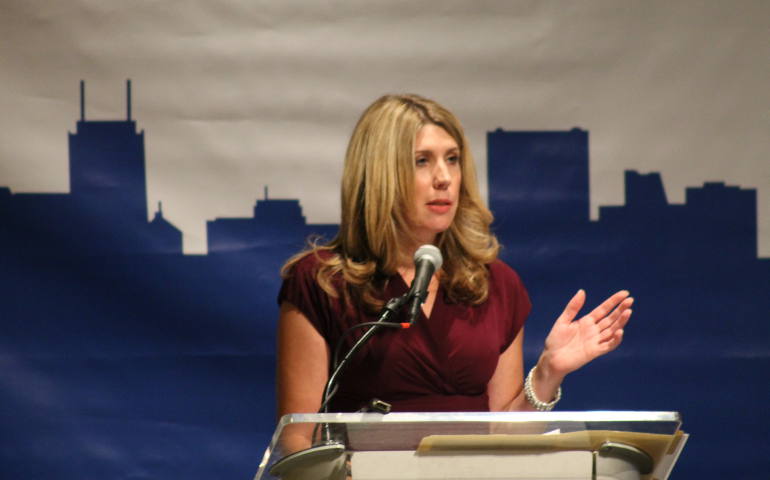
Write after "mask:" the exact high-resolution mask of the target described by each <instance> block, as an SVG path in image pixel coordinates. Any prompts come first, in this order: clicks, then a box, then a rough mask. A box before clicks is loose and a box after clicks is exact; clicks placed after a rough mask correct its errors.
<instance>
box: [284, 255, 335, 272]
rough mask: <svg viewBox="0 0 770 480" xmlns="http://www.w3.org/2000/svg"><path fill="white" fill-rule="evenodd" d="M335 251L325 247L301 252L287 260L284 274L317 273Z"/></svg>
mask: <svg viewBox="0 0 770 480" xmlns="http://www.w3.org/2000/svg"><path fill="white" fill-rule="evenodd" d="M333 256H334V253H333V252H332V251H331V250H329V249H325V248H314V249H312V250H306V251H304V252H300V253H298V254H297V255H295V256H294V257H293V258H291V259H290V260H289V261H288V262H287V267H288V268H286V269H285V270H284V276H286V277H289V276H294V275H296V276H303V275H315V274H316V273H317V272H318V269H319V268H320V267H321V265H323V264H324V263H326V262H327V261H328V260H329V259H330V258H332V257H333Z"/></svg>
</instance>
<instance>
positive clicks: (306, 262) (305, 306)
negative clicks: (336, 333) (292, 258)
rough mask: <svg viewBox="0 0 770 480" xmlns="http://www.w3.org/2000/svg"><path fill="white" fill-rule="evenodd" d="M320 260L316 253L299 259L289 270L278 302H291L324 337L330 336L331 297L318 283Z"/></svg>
mask: <svg viewBox="0 0 770 480" xmlns="http://www.w3.org/2000/svg"><path fill="white" fill-rule="evenodd" d="M318 268H319V261H318V258H317V257H316V256H315V255H314V254H312V253H311V254H308V255H306V256H305V257H304V258H302V259H301V260H299V261H298V262H297V263H296V264H294V266H293V267H292V268H291V270H290V271H289V274H288V276H287V277H286V278H285V279H284V281H283V284H282V285H281V290H280V292H279V293H278V304H279V305H280V304H282V303H283V302H289V303H291V304H292V305H294V306H295V307H297V308H298V309H299V311H300V312H302V313H303V314H304V315H305V317H307V319H308V320H309V321H310V323H311V324H313V326H314V327H315V328H316V330H318V333H320V334H321V336H323V337H324V338H327V339H328V338H329V334H330V319H331V318H333V317H334V315H333V314H332V312H331V311H330V309H331V305H330V303H331V302H330V298H329V296H328V295H327V294H326V292H324V291H323V289H322V288H321V287H320V286H319V285H318V282H317V281H316V274H317V273H318Z"/></svg>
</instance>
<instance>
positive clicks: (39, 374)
mask: <svg viewBox="0 0 770 480" xmlns="http://www.w3.org/2000/svg"><path fill="white" fill-rule="evenodd" d="M767 18H770V3H768V2H766V1H762V0H756V1H749V0H741V1H735V2H720V1H702V0H698V1H696V0H683V1H679V2H667V1H662V0H654V1H622V2H618V1H614V0H587V1H583V2H569V1H552V0H545V1H538V2H528V1H514V2H497V1H491V0H490V1H487V0H481V1H476V2H465V1H454V0H449V1H441V2H407V1H389V2H371V1H364V2H335V1H326V2H293V1H282V2H278V1H274V2H255V1H251V0H248V1H247V0H230V1H202V0H195V1H188V2H181V1H169V2H161V3H158V2H138V3H137V2H115V1H106V2H89V1H86V0H75V1H70V2H54V1H51V0H37V1H29V0H27V1H22V0H4V1H3V2H2V5H0V85H1V86H2V87H3V88H2V89H0V108H1V109H2V111H3V115H0V299H2V301H0V326H1V328H2V330H0V332H1V333H0V424H2V433H0V439H2V445H3V448H2V449H0V477H2V478H8V479H12V478H13V479H28V478H56V479H60V480H68V479H73V480H74V479H78V480H79V479H83V478H121V479H122V478H155V479H172V478H173V479H175V478H188V479H204V478H205V479H209V478H250V477H251V476H253V474H254V472H255V471H256V469H257V465H258V463H259V461H260V460H261V458H262V453H263V451H264V449H265V448H266V446H267V444H268V442H269V439H270V435H271V433H272V431H273V429H274V427H275V422H276V418H275V401H274V383H275V378H274V370H275V345H274V343H275V326H276V320H277V317H278V305H277V303H276V297H277V293H278V288H279V286H280V276H279V269H280V267H281V265H282V264H283V262H284V261H285V260H286V259H287V258H288V257H290V256H291V255H292V254H293V253H296V252H297V251H299V250H300V249H301V248H303V245H305V241H306V239H307V237H308V236H309V235H311V234H319V235H321V236H323V237H325V238H327V239H329V238H331V237H333V236H334V234H335V232H336V230H337V223H338V221H339V214H340V208H339V188H340V175H341V171H342V160H343V156H344V151H345V148H346V145H347V140H348V137H349V135H350V133H351V131H352V128H353V126H354V125H355V122H356V121H357V119H358V116H359V115H360V114H361V112H362V111H363V110H364V108H365V107H366V106H368V105H369V104H370V103H371V102H372V101H373V100H375V99H376V98H377V97H379V96H380V95H382V94H384V93H390V92H413V93H418V94H421V95H424V96H427V97H429V98H433V99H435V100H437V101H439V102H441V103H443V104H445V105H446V106H448V107H449V108H450V109H451V110H453V111H454V112H455V113H456V114H457V115H458V117H459V118H460V120H461V121H462V122H463V125H464V127H465V129H466V133H467V135H468V138H469V142H470V148H471V150H472V152H473V154H474V156H475V158H476V163H477V167H478V170H479V174H480V175H479V177H480V182H481V187H482V192H483V194H484V197H485V198H486V199H487V201H488V205H489V206H490V208H491V209H492V211H493V212H494V214H495V224H494V229H495V233H496V234H497V235H498V238H499V239H500V241H501V244H502V245H503V250H502V254H501V255H502V258H503V259H504V260H505V261H506V262H507V263H508V264H510V265H511V266H512V267H513V268H515V269H516V270H517V271H518V272H519V273H520V275H521V277H522V278H523V280H524V282H525V284H526V286H527V288H528V290H529V293H530V295H531V298H532V301H533V304H534V307H533V311H532V314H531V315H530V317H529V319H528V321H527V324H526V332H527V336H526V339H525V364H526V365H525V367H526V368H529V366H531V365H532V364H533V363H534V362H535V360H536V355H538V353H539V352H540V350H541V347H542V344H543V341H544V339H545V336H546V334H547V332H548V330H549V329H550V327H551V325H552V323H553V321H554V320H555V319H556V317H557V316H558V315H559V313H560V312H561V310H562V309H563V308H564V306H565V305H566V303H567V301H568V300H569V299H570V298H571V296H572V295H573V294H574V293H575V291H577V290H578V289H579V288H583V289H585V290H586V291H587V293H588V304H589V305H594V304H597V303H598V302H599V301H601V300H602V299H603V298H606V297H607V296H609V295H610V294H611V293H613V292H614V291H616V290H620V289H628V290H630V291H631V293H632V295H633V296H634V297H635V299H636V301H635V304H634V310H635V313H634V317H633V319H632V321H631V323H630V324H629V326H628V327H627V329H626V335H625V340H624V342H623V344H622V346H621V347H620V348H619V349H618V350H617V351H616V352H613V353H612V354H611V355H608V356H606V357H602V358H600V359H598V360H597V361H595V362H593V363H591V364H590V365H588V366H587V367H585V368H584V369H582V370H580V371H579V372H576V373H575V374H573V375H571V376H570V377H568V379H567V380H566V382H565V385H564V398H563V400H562V402H561V403H560V404H559V408H560V409H562V410H666V411H669V410H675V411H680V412H681V413H682V416H683V419H684V426H685V430H686V431H688V432H689V433H691V434H692V437H691V439H690V441H689V442H688V445H687V448H686V449H685V452H684V454H683V456H682V458H681V459H680V461H679V465H678V466H677V467H676V469H675V471H674V477H675V478H677V479H692V480H694V479H701V478H712V477H713V478H764V477H765V476H766V475H767V471H766V470H767V452H768V451H770V439H768V436H767V432H768V431H770V417H769V416H768V415H767V414H766V413H765V412H766V410H767V406H766V405H767V401H768V400H770V398H768V388H767V385H768V381H770V374H768V372H770V318H768V317H769V315H770V201H769V200H768V199H769V198H770V162H769V161H768V159H767V155H768V152H769V151H770V136H769V135H768V131H770V116H768V112H770V90H769V89H768V88H767V85H768V79H770V62H768V58H770V56H769V54H770V50H769V48H770V33H769V31H768V29H767V20H766V19H767ZM586 311H588V310H587V309H586Z"/></svg>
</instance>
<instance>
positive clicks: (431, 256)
mask: <svg viewBox="0 0 770 480" xmlns="http://www.w3.org/2000/svg"><path fill="white" fill-rule="evenodd" d="M443 262H444V259H443V258H442V257H441V251H440V250H439V249H438V248H436V247H435V246H433V245H423V246H422V247H420V248H418V249H417V251H416V252H414V280H412V287H411V289H410V290H409V297H410V299H411V301H412V303H410V304H409V324H410V325H411V324H413V323H414V322H415V321H416V320H417V318H418V317H419V316H420V306H421V305H422V304H423V302H425V299H426V298H428V285H430V279H431V278H432V277H433V274H434V273H435V272H436V271H437V270H438V269H440V268H441V264H442V263H443Z"/></svg>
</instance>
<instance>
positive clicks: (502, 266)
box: [488, 258, 522, 284]
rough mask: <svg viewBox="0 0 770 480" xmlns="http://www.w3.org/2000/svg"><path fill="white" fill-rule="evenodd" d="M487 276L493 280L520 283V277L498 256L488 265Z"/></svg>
mask: <svg viewBox="0 0 770 480" xmlns="http://www.w3.org/2000/svg"><path fill="white" fill-rule="evenodd" d="M488 268H489V276H490V279H491V280H492V281H493V282H503V283H517V284H521V283H522V281H521V277H520V276H519V274H518V272H517V271H516V270H514V269H513V267H511V266H510V265H508V264H507V263H505V262H504V261H502V260H500V259H499V258H498V259H496V260H495V261H493V262H492V263H490V264H489V265H488Z"/></svg>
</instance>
